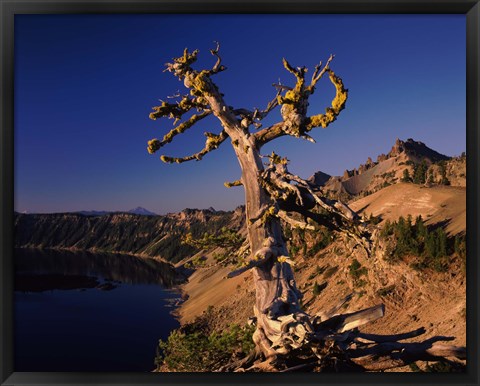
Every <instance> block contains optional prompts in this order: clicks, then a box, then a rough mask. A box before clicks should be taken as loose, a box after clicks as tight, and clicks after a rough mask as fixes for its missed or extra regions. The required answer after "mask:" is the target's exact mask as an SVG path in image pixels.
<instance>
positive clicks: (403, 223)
mask: <svg viewBox="0 0 480 386" xmlns="http://www.w3.org/2000/svg"><path fill="white" fill-rule="evenodd" d="M380 237H381V238H383V239H384V240H389V241H390V244H388V246H387V253H386V254H385V255H386V257H385V258H386V260H387V261H389V262H391V263H395V262H398V261H400V260H402V259H403V258H404V257H405V256H408V255H411V256H418V257H420V260H419V261H418V262H416V263H413V264H412V267H413V268H415V269H420V270H421V269H425V268H431V269H434V270H436V271H438V272H442V271H445V270H446V269H447V268H448V264H449V263H450V259H449V256H450V255H451V254H452V251H451V248H449V241H448V238H447V234H446V233H445V231H444V229H443V228H442V227H438V228H437V229H435V230H429V229H428V228H427V227H426V225H425V223H424V221H423V219H422V216H418V217H417V218H416V220H415V224H413V223H412V217H411V216H408V217H407V219H405V218H404V217H400V218H399V219H398V221H396V222H393V223H392V222H390V221H388V220H387V221H386V222H385V225H384V227H383V229H382V231H381V232H380ZM456 243H457V244H458V246H457V247H456V248H457V249H458V251H459V252H458V254H459V256H462V255H461V253H462V251H463V249H462V248H463V247H462V242H461V239H458V241H456Z"/></svg>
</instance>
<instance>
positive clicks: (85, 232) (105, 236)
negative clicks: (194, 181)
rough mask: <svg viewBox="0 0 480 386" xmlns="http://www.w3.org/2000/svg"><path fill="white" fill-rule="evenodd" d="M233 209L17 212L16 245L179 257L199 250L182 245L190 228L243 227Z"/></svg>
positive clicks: (199, 230) (198, 231)
mask: <svg viewBox="0 0 480 386" xmlns="http://www.w3.org/2000/svg"><path fill="white" fill-rule="evenodd" d="M240 213H242V209H241V208H240V209H239V210H237V211H234V212H223V211H218V212H217V211H214V210H197V209H185V210H184V211H182V212H180V213H173V214H168V215H165V216H143V215H136V214H129V213H114V214H105V215H101V216H92V215H89V216H86V215H82V214H78V213H55V214H19V213H17V214H15V224H14V227H15V228H14V229H15V247H17V248H53V249H72V250H89V251H101V252H118V253H128V254H135V255H143V256H148V257H155V258H159V259H162V260H165V261H169V262H177V261H179V260H181V259H183V258H184V257H185V256H190V255H191V254H192V253H194V252H195V250H194V248H192V247H191V246H189V245H185V244H182V242H181V239H182V236H184V235H185V234H186V233H192V235H193V236H195V237H199V236H201V235H202V234H203V233H204V232H210V233H215V232H216V231H218V230H219V229H220V228H222V227H223V226H226V225H229V226H232V227H240V226H241V223H242V221H243V218H242V216H241V215H240Z"/></svg>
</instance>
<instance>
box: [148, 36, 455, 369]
mask: <svg viewBox="0 0 480 386" xmlns="http://www.w3.org/2000/svg"><path fill="white" fill-rule="evenodd" d="M219 49H220V47H219V44H218V43H217V44H216V47H215V48H214V49H212V50H211V51H210V53H211V54H212V55H213V56H214V58H215V60H216V61H215V64H214V65H213V67H212V68H211V69H206V70H205V69H204V70H196V69H194V68H193V64H194V63H195V62H196V60H197V55H198V53H199V51H198V50H195V51H193V52H189V51H188V49H185V50H184V52H183V55H182V56H180V57H177V58H174V59H173V61H172V63H167V64H166V70H165V71H168V72H170V73H172V74H173V75H174V76H175V77H177V78H178V79H179V80H180V81H182V82H183V85H184V86H185V87H186V88H187V90H188V94H186V95H184V96H180V93H177V94H176V95H175V96H173V97H172V98H170V99H174V100H175V99H177V101H176V102H174V103H170V102H162V104H161V105H160V106H157V107H154V108H153V110H154V111H153V112H152V113H151V114H150V118H151V119H154V120H156V119H159V118H169V119H173V120H174V126H175V125H177V124H178V125H177V126H175V127H174V128H173V129H171V130H170V131H169V132H168V133H167V134H165V135H164V136H163V139H162V140H158V139H152V140H151V141H149V143H148V151H149V152H150V153H152V154H153V153H155V152H157V151H158V150H160V149H161V148H163V146H165V145H167V144H168V143H170V142H171V141H173V140H174V139H175V138H176V137H177V136H178V135H180V134H184V133H185V132H186V131H187V130H191V129H193V126H194V125H195V124H196V123H197V122H199V121H200V120H201V119H204V118H205V117H207V116H210V115H213V116H215V117H216V118H217V119H218V122H219V124H220V126H221V130H220V131H219V132H218V134H215V133H210V132H207V133H205V136H206V137H207V139H206V142H205V146H204V148H203V149H202V150H200V151H199V152H197V153H195V154H193V155H189V156H185V157H171V156H166V155H162V156H161V157H160V158H161V160H162V161H164V162H168V163H172V162H176V163H182V162H187V161H192V160H197V161H198V160H201V159H202V158H203V157H204V156H205V155H206V154H208V153H209V152H211V151H213V150H215V149H217V148H218V147H219V146H220V145H222V144H223V143H225V141H226V139H227V138H229V139H230V141H231V144H232V146H233V149H234V151H235V154H236V157H237V159H238V162H239V164H240V168H241V171H242V174H241V178H240V179H239V180H237V181H234V182H232V183H226V186H227V187H232V186H240V185H242V186H243V188H244V190H245V204H246V205H245V211H246V220H247V221H246V224H247V232H248V244H249V247H250V255H249V257H248V258H247V259H246V260H245V263H244V266H243V267H241V268H240V269H239V270H237V271H235V272H233V273H231V274H230V275H229V276H230V277H233V276H236V275H239V274H241V273H243V272H245V271H247V270H251V271H252V273H253V278H254V284H255V290H256V300H255V305H254V312H255V317H256V331H255V333H254V337H253V339H254V342H255V344H256V351H255V355H254V356H253V357H249V358H248V360H246V361H244V362H242V364H238V366H239V368H238V370H239V371H241V370H252V371H258V370H262V371H273V370H282V369H283V370H290V371H294V370H297V369H304V368H305V366H307V367H308V366H311V365H312V363H311V362H312V359H313V360H315V362H314V363H315V364H314V366H315V367H316V368H317V370H319V371H323V370H325V369H333V370H336V371H339V370H342V369H344V368H347V369H350V370H352V369H353V370H357V371H358V370H370V369H383V368H390V367H392V366H399V365H403V364H405V363H408V362H410V361H413V360H414V359H415V358H419V359H424V358H436V359H437V358H444V357H446V356H456V357H463V356H464V350H463V351H462V348H455V347H450V346H443V345H442V346H440V345H438V344H433V343H432V342H431V341H426V342H424V343H422V344H410V345H408V344H403V343H402V344H400V343H398V342H397V341H396V340H395V339H398V340H400V338H402V339H403V338H404V336H403V335H402V336H400V337H398V336H387V337H378V336H371V335H370V336H369V335H365V334H360V333H359V332H358V329H357V328H358V327H360V326H361V325H363V324H365V323H368V322H370V321H372V320H375V319H378V318H380V317H381V316H383V312H384V308H383V306H382V305H379V306H375V307H372V308H369V309H366V310H362V311H359V312H356V313H351V314H347V315H336V313H337V311H338V309H339V308H340V307H341V305H342V304H343V303H344V302H345V301H348V300H349V299H348V298H347V299H343V300H342V301H341V302H340V305H337V306H335V307H333V308H332V309H331V310H329V311H326V312H323V313H320V314H318V315H314V316H310V315H308V314H307V313H305V312H304V311H303V310H302V309H301V307H300V300H301V298H302V294H301V292H300V291H299V290H298V289H297V286H296V283H295V279H294V276H293V271H292V268H291V266H292V264H293V260H292V259H291V258H290V256H289V253H288V250H287V247H286V244H285V241H284V239H283V236H282V221H286V222H288V223H290V224H291V225H292V226H297V227H300V228H308V227H309V224H308V223H307V221H300V220H298V219H295V218H293V217H292V216H290V213H291V212H297V213H300V214H302V215H303V216H304V218H305V220H306V219H312V220H314V221H316V222H318V223H320V224H323V225H326V226H328V227H329V228H331V229H335V230H337V231H339V232H342V233H343V234H346V235H348V236H349V237H351V238H353V239H355V240H356V242H357V243H358V244H359V245H362V246H363V248H365V250H366V252H367V254H368V253H369V251H370V244H369V239H370V236H369V231H368V229H366V227H365V226H364V224H362V223H361V221H360V220H359V219H358V216H357V215H356V213H355V212H354V211H352V210H351V209H350V208H349V207H348V206H347V205H345V204H344V203H341V202H339V201H333V200H328V199H326V198H324V197H320V196H318V195H317V194H315V193H314V192H313V190H312V189H311V187H310V186H309V184H308V183H307V182H306V181H304V180H302V179H301V178H300V177H298V176H295V175H293V174H291V173H289V172H288V169H287V163H288V162H287V160H286V159H284V158H281V157H280V156H278V155H277V154H275V153H272V154H271V155H270V156H268V159H269V163H267V164H266V165H264V163H263V159H264V158H265V157H264V156H262V154H261V148H262V146H263V145H265V144H266V143H268V142H270V141H272V140H274V139H276V138H279V137H281V136H284V135H289V136H292V137H296V138H303V139H306V140H308V141H311V142H315V141H314V140H313V138H312V137H311V136H310V135H309V134H308V133H309V132H310V131H311V130H313V129H314V128H317V127H322V128H326V127H327V126H328V125H330V124H331V123H332V122H334V121H335V120H336V119H337V117H338V115H339V114H340V113H341V111H342V110H343V109H344V108H345V105H346V101H347V98H348V90H347V89H346V88H345V87H344V84H343V81H342V79H341V78H340V77H338V76H337V75H336V74H335V73H334V72H333V71H332V70H331V69H330V64H331V62H332V60H333V55H331V56H330V57H329V59H328V61H327V62H326V64H325V65H324V66H322V64H321V63H320V64H319V65H317V66H316V67H315V70H314V72H313V76H312V78H311V80H310V83H309V84H307V82H306V80H305V76H306V73H307V68H305V67H293V66H292V65H290V63H289V62H288V61H287V60H285V59H284V60H283V65H284V67H285V69H286V70H287V71H288V72H289V73H291V74H292V75H293V76H294V77H295V85H294V86H293V87H291V86H286V85H280V84H274V87H275V88H276V90H277V91H276V95H275V97H274V98H273V100H272V101H270V102H269V103H268V104H267V106H266V108H265V109H264V110H259V109H257V108H254V109H246V108H234V107H232V106H230V105H228V104H227V103H226V102H225V100H224V96H223V94H222V93H220V91H219V89H218V87H217V85H216V84H215V83H214V82H213V80H212V77H213V76H214V75H216V74H218V73H219V72H221V71H224V70H225V69H226V68H225V66H223V65H222V59H221V56H220V54H219ZM327 73H328V76H329V79H330V82H331V83H332V84H333V86H334V87H335V90H336V93H335V97H334V98H333V100H332V102H331V106H329V107H327V108H326V110H325V113H322V114H314V115H309V114H308V113H309V111H308V109H309V103H308V102H309V97H310V96H311V95H312V94H313V93H314V91H315V87H316V85H317V83H318V81H320V79H321V78H322V77H323V75H325V74H327ZM276 107H280V113H281V117H282V120H281V121H280V122H277V123H275V124H273V125H270V126H268V127H264V128H261V126H262V120H263V119H264V118H265V117H267V116H268V114H269V113H270V112H271V111H273V110H274V109H275V108H276ZM192 112H195V113H194V114H193V115H192V114H191V113H192ZM187 116H188V118H185V117H187ZM182 120H183V122H182V123H179V122H181V121H182ZM252 127H253V128H254V129H260V128H261V129H260V130H258V131H256V132H255V133H252V132H251V131H250V130H251V128H252ZM316 206H317V207H321V208H322V209H323V210H324V211H325V212H326V215H319V214H315V213H313V212H311V211H310V210H311V209H313V208H314V207H316ZM369 339H370V340H369ZM390 340H392V341H393V343H392V342H391V341H390ZM365 342H366V343H365ZM372 342H373V343H372ZM255 357H258V358H259V359H260V361H259V362H256V363H255V364H253V365H252V361H253V358H255ZM299 358H303V360H304V362H303V363H295V365H289V363H290V362H292V360H294V361H296V362H298V360H299ZM242 366H249V367H242Z"/></svg>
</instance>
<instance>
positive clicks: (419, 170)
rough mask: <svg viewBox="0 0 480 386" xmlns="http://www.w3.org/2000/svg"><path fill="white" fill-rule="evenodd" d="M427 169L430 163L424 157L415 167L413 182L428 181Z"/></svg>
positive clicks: (421, 182)
mask: <svg viewBox="0 0 480 386" xmlns="http://www.w3.org/2000/svg"><path fill="white" fill-rule="evenodd" d="M427 170H428V165H427V162H426V161H425V160H424V159H423V160H422V162H420V163H419V164H415V166H414V167H413V183H414V184H424V183H425V182H426V175H427Z"/></svg>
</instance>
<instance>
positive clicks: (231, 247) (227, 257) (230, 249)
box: [182, 227, 245, 267]
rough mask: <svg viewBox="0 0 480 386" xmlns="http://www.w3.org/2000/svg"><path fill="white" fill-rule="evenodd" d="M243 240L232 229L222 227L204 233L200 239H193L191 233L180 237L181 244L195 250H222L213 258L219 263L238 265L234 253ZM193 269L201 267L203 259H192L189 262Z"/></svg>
mask: <svg viewBox="0 0 480 386" xmlns="http://www.w3.org/2000/svg"><path fill="white" fill-rule="evenodd" d="M244 241H245V238H243V237H241V236H240V235H239V234H238V232H237V231H236V230H234V229H229V228H227V227H222V228H221V229H220V230H219V231H218V232H216V233H214V234H210V233H207V232H205V233H204V234H203V236H202V237H200V238H194V237H193V236H192V233H187V234H186V235H185V236H184V237H182V244H184V245H185V244H186V245H190V246H191V247H194V248H196V249H201V250H212V249H214V248H224V250H225V252H224V253H217V254H215V256H214V258H215V261H216V262H219V263H225V264H230V263H238V261H237V260H238V256H237V254H236V252H237V251H238V250H239V249H240V247H241V246H242V244H243V242H244ZM190 263H191V265H192V266H194V267H198V266H203V265H204V263H205V261H204V259H198V258H197V259H194V260H192V261H191V262H190Z"/></svg>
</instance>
